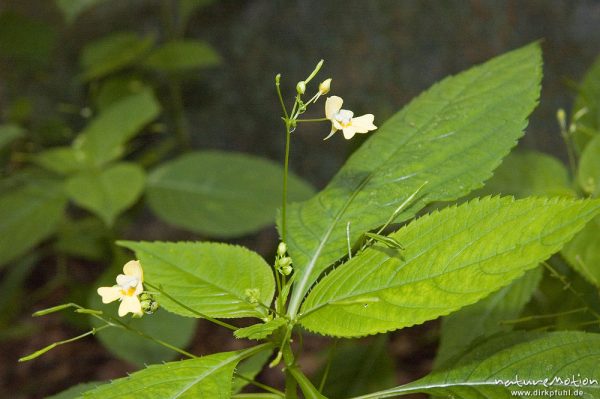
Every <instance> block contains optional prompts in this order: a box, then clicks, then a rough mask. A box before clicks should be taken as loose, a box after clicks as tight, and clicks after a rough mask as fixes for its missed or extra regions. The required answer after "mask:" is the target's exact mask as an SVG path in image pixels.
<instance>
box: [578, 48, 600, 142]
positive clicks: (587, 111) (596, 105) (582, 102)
mask: <svg viewBox="0 0 600 399" xmlns="http://www.w3.org/2000/svg"><path fill="white" fill-rule="evenodd" d="M578 113H579V114H581V113H583V115H582V116H581V118H579V120H578V121H575V122H576V124H575V126H576V129H575V132H574V133H573V140H574V142H575V147H576V148H577V150H578V151H579V153H581V152H583V150H584V149H585V147H586V146H587V144H588V142H589V141H590V140H591V139H592V138H594V137H596V136H598V135H600V57H598V58H596V60H595V61H594V64H593V65H592V66H591V67H590V69H589V70H588V71H587V72H586V74H585V76H584V77H583V80H582V82H581V84H580V85H579V90H578V96H577V98H576V99H575V105H574V106H573V115H572V118H573V117H574V116H575V115H577V114H578Z"/></svg>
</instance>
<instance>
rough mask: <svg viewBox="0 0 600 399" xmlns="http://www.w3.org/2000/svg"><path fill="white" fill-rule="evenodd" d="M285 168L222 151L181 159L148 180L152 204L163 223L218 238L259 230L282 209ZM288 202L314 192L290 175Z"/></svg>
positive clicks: (155, 173) (148, 190) (160, 169)
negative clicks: (278, 209) (282, 183)
mask: <svg viewBox="0 0 600 399" xmlns="http://www.w3.org/2000/svg"><path fill="white" fill-rule="evenodd" d="M282 180H283V170H282V168H281V167H280V166H279V165H277V164H275V163H274V162H272V161H269V160H266V159H263V158H259V157H255V156H251V155H246V154H241V153H231V152H222V151H199V152H194V153H191V154H187V155H183V156H181V157H179V158H177V159H175V160H173V161H171V162H167V163H165V164H163V165H161V166H160V167H158V168H157V169H155V170H154V171H153V172H152V173H151V174H150V176H149V179H148V189H147V196H148V203H149V205H150V208H151V209H152V210H153V211H154V212H155V213H156V215H157V216H159V217H160V218H161V219H164V220H165V221H167V222H169V223H171V224H173V225H175V226H178V227H183V228H185V229H188V230H191V231H194V232H197V233H201V234H207V235H210V236H216V237H233V236H239V235H244V234H248V233H250V232H253V231H255V230H258V229H260V228H262V227H264V226H267V225H268V224H270V223H272V222H273V221H274V220H275V213H276V209H277V207H279V206H281V182H282ZM288 190H289V191H288V198H289V199H290V201H296V200H303V199H306V198H308V197H310V196H311V195H312V193H313V191H312V188H311V187H310V186H309V185H308V184H307V183H305V182H304V181H302V180H301V179H300V178H298V177H296V176H294V175H290V176H289V181H288Z"/></svg>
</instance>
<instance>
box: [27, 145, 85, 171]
mask: <svg viewBox="0 0 600 399" xmlns="http://www.w3.org/2000/svg"><path fill="white" fill-rule="evenodd" d="M33 162H34V163H36V164H37V165H39V166H41V167H42V168H44V169H46V170H49V171H51V172H54V173H58V174H60V175H69V174H71V173H75V172H77V171H79V170H81V169H82V168H84V167H85V165H84V164H83V163H81V162H80V159H79V158H78V156H77V151H75V150H74V149H73V148H72V147H54V148H49V149H47V150H44V151H42V152H40V153H38V154H36V155H35V156H34V158H33Z"/></svg>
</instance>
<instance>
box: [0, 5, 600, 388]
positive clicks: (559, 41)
mask: <svg viewBox="0 0 600 399" xmlns="http://www.w3.org/2000/svg"><path fill="white" fill-rule="evenodd" d="M72 1H78V0H72ZM161 3H164V1H160V0H119V1H114V0H106V1H104V2H101V3H100V4H98V5H97V6H95V7H93V8H91V9H89V10H86V11H85V12H84V13H82V14H81V15H80V16H79V17H78V18H77V19H76V20H75V21H74V22H73V23H72V24H70V25H65V24H64V21H63V16H62V15H61V14H60V12H59V11H58V9H57V8H56V7H55V6H54V2H53V1H50V0H43V1H40V0H0V13H1V12H4V11H6V10H12V11H11V12H16V13H18V14H20V15H23V16H25V17H27V18H28V19H30V20H33V21H36V23H38V22H39V24H38V25H36V26H37V27H38V28H39V27H40V26H41V27H42V28H40V29H44V32H46V36H47V38H48V41H49V42H52V43H50V44H49V45H48V46H47V47H48V48H49V49H50V50H49V51H50V53H49V55H48V56H49V57H51V58H52V59H53V61H52V63H51V65H50V66H49V67H48V66H47V65H46V66H45V67H44V68H40V69H39V71H38V70H36V69H35V68H34V69H33V70H31V71H30V72H31V73H29V74H27V75H25V74H22V73H20V72H17V71H16V70H15V66H14V65H11V63H10V62H5V63H3V64H2V65H0V73H1V74H2V75H0V111H1V114H2V115H5V113H6V108H7V106H8V104H9V103H10V102H12V101H13V100H14V98H15V94H23V95H24V94H27V93H33V94H35V93H36V92H40V91H45V92H46V93H50V94H52V96H53V98H54V99H58V100H60V102H61V103H64V104H72V105H74V106H75V107H77V108H83V107H86V106H89V105H90V104H87V103H86V101H87V100H86V98H87V97H86V90H89V87H85V86H83V85H81V84H79V83H77V82H76V81H75V79H74V77H75V76H76V75H77V74H78V73H79V65H78V57H79V54H80V51H81V49H82V48H83V46H84V45H85V44H87V43H89V42H91V41H93V40H96V39H98V38H101V37H103V36H105V35H107V34H109V33H112V32H118V31H136V32H139V33H140V34H142V35H144V34H153V35H155V36H157V37H160V35H162V34H164V32H162V31H161V30H160V29H159V28H158V27H159V26H161V25H162V24H163V23H164V21H163V16H162V15H161V6H162V4H161ZM599 27H600V1H597V0H527V1H525V0H522V1H518V0H512V1H511V0H506V1H498V0H489V1H481V0H454V1H439V0H438V1H436V0H403V1H398V0H379V1H360V0H327V1H324V0H302V1H284V0H279V1H278V0H275V1H270V0H248V1H241V0H240V1H234V0H221V1H207V4H206V6H205V7H202V8H200V9H198V10H197V11H195V12H194V13H193V15H192V16H191V19H190V21H189V23H188V25H187V28H186V30H185V32H184V35H185V37H188V38H198V39H203V40H205V41H207V42H208V43H210V44H211V45H212V47H213V48H214V49H215V50H216V51H217V52H218V54H219V55H220V56H221V58H222V63H221V65H219V66H217V67H215V68H210V69H206V70H202V71H200V72H198V76H197V78H194V79H191V80H187V81H186V83H185V85H184V87H183V97H182V98H183V103H184V109H185V116H186V118H187V121H188V124H189V126H190V131H191V134H192V141H193V147H194V148H197V149H205V148H214V149H222V150H235V151H242V152H248V153H253V154H256V155H260V156H264V157H267V158H270V159H272V160H276V161H280V160H281V159H282V158H283V156H282V153H283V146H284V131H283V126H282V123H281V120H280V109H279V105H278V102H277V98H276V95H275V90H274V76H275V75H276V74H277V73H281V74H282V76H283V77H282V87H283V90H284V96H286V97H285V98H287V99H288V101H291V99H292V97H293V95H294V94H295V89H294V87H295V85H296V82H297V81H299V80H302V79H304V78H305V77H306V75H307V74H308V73H309V72H310V71H311V70H312V68H313V67H314V65H315V64H316V62H317V61H318V60H319V59H321V58H323V59H324V60H325V65H324V67H323V69H322V71H321V73H320V75H319V76H318V78H317V79H316V82H319V81H321V80H323V79H325V78H328V77H331V78H333V82H332V93H333V94H335V95H339V96H341V97H343V98H344V100H345V104H347V105H348V107H349V108H351V109H352V110H354V111H355V112H356V113H358V114H362V113H373V114H375V118H376V119H375V123H376V124H377V125H380V124H381V123H382V122H383V121H385V120H386V119H387V118H388V117H389V116H391V115H392V114H393V113H395V112H396V111H398V110H399V109H400V108H401V107H402V106H404V105H405V104H406V103H408V102H409V101H410V100H411V99H412V98H413V97H415V96H416V95H418V94H419V93H420V92H421V91H423V90H425V89H427V88H428V87H429V86H430V85H432V84H433V83H434V82H436V81H438V80H440V79H442V78H443V77H445V76H448V75H451V74H455V73H458V72H460V71H462V70H464V69H467V68H469V67H470V66H472V65H474V64H478V63H481V62H483V61H486V60H487V59H489V58H492V57H494V56H496V55H499V54H502V53H504V52H506V51H508V50H511V49H514V48H517V47H520V46H522V45H525V44H527V43H530V42H532V41H536V40H540V41H541V42H542V48H543V51H544V54H543V55H544V81H543V86H542V96H541V102H540V106H539V107H538V108H537V109H536V110H535V111H534V113H533V116H532V118H531V120H530V124H529V127H528V129H527V133H526V135H525V137H524V138H523V139H522V140H521V143H520V146H524V147H527V148H535V149H538V150H541V151H544V152H548V153H551V154H553V155H556V156H558V157H560V158H562V159H563V160H566V152H565V150H564V146H563V142H562V139H561V137H560V133H559V129H558V126H557V123H556V118H555V114H556V111H557V109H558V108H566V109H567V110H568V109H569V108H570V107H571V105H572V101H573V98H574V91H575V87H576V82H577V81H579V80H580V79H581V77H582V75H583V73H584V72H585V70H586V69H587V68H588V67H589V66H590V65H591V64H592V62H593V61H594V59H595V58H596V56H597V55H598V54H599V53H600V29H599ZM1 29H2V27H0V30H1ZM40 46H42V47H44V44H43V43H41V44H40ZM0 50H1V49H0ZM43 63H44V62H43V60H42V64H43ZM24 76H28V77H27V78H24ZM31 76H33V78H32V77H31ZM17 90H18V91H19V93H15V91H17ZM312 90H314V87H313V89H312ZM312 90H309V92H311V91H312ZM159 95H160V93H159ZM48 97H49V96H38V97H37V98H38V100H37V101H36V102H35V104H34V110H35V112H37V113H41V114H44V113H46V114H48V115H52V114H53V113H57V112H59V111H58V110H57V109H56V107H57V105H56V103H54V102H50V101H47V100H44V98H48ZM313 111H314V110H313ZM313 111H311V112H310V113H312V112H313ZM319 112H321V111H320V110H319ZM314 115H315V117H320V115H318V113H315V114H314ZM74 123H75V124H77V123H78V121H77V120H75V121H74ZM80 123H82V124H83V121H81V122H80ZM328 131H329V126H327V124H323V125H319V124H314V125H313V124H310V125H307V126H302V129H299V130H298V131H297V132H295V133H294V135H293V147H292V161H291V167H292V169H293V170H294V171H295V172H297V173H298V174H299V175H300V176H302V177H304V178H305V179H306V180H308V181H309V182H311V183H312V184H313V185H315V186H316V187H317V188H321V187H323V186H324V185H325V184H326V183H327V182H328V181H329V179H330V178H331V176H333V174H334V173H335V172H336V171H337V169H338V168H339V167H340V166H341V165H342V164H343V162H344V160H345V159H346V158H347V156H348V155H349V154H350V153H351V152H352V151H353V150H354V149H355V148H356V147H357V146H358V145H360V142H359V141H345V140H343V139H342V138H341V137H336V138H334V139H332V140H329V141H327V142H325V143H323V141H322V138H323V137H324V136H325V135H326V134H327V133H328ZM0 223H1V221H0ZM157 234H158V233H157ZM261 234H262V236H263V237H264V235H265V234H267V236H268V237H269V238H274V237H275V233H274V231H273V229H272V228H270V229H268V232H267V233H264V232H263V233H261ZM256 237H260V235H259V236H253V237H246V238H245V239H244V240H245V241H244V242H245V243H246V244H248V245H252V244H256V245H258V246H260V243H257V240H259V238H256ZM0 239H2V238H1V237H0ZM268 248H269V247H268ZM23 317H28V316H27V315H24V316H23ZM425 330H427V328H425ZM48 331H49V335H52V334H54V335H56V336H53V337H52V338H53V339H55V340H58V339H64V338H67V337H68V336H69V335H67V336H62V335H61V334H60V331H61V330H58V332H56V330H55V329H53V327H52V326H49V327H48ZM202 334H204V335H203V336H202V337H201V338H200V340H201V341H202V340H204V343H203V344H200V347H201V348H202V350H200V352H202V353H209V352H211V351H214V347H219V349H221V348H222V347H224V346H226V344H225V343H224V342H227V338H226V337H217V338H215V337H210V336H209V333H208V332H204V333H202ZM402 334H409V335H402ZM423 335H426V334H425V333H424V332H423V331H421V330H419V329H417V330H414V329H413V332H409V333H401V334H399V335H397V336H395V338H394V341H393V345H392V348H395V349H393V350H397V351H398V355H399V356H402V355H404V356H405V357H404V360H402V362H404V363H403V364H402V366H403V367H404V369H405V370H406V369H411V368H414V369H415V370H416V371H415V374H417V375H419V374H422V373H424V372H425V371H426V369H427V367H429V365H430V361H431V356H432V353H431V351H430V350H431V349H432V348H430V347H427V346H426V345H424V346H423V345H422V346H421V348H423V347H425V348H426V349H425V352H424V353H414V352H411V342H414V341H415V340H419V339H422V336H423ZM11 342H12V341H3V342H0V345H2V346H3V347H4V348H5V349H2V350H1V351H0V352H3V353H5V355H4V356H2V355H1V354H0V364H1V365H0V372H1V374H2V375H0V396H2V395H4V397H28V396H27V395H25V394H19V393H18V392H17V390H19V388H18V387H19V386H20V385H22V384H31V385H32V386H35V385H37V384H39V379H42V381H43V382H44V384H45V385H44V386H43V387H40V388H39V389H36V388H31V387H29V388H27V389H24V391H26V392H32V393H31V396H30V397H42V396H43V395H44V394H49V393H55V392H57V391H59V390H60V389H63V388H65V387H68V386H69V385H71V384H75V383H78V382H84V381H87V380H89V379H101V378H114V377H117V376H118V375H122V372H124V371H129V370H131V368H128V367H127V366H123V365H122V364H121V363H118V361H113V360H109V357H108V355H106V354H105V353H104V352H102V349H101V348H98V347H97V346H86V344H85V343H78V344H76V346H74V348H75V349H73V350H70V351H69V352H67V353H69V354H70V356H60V357H58V358H53V359H52V360H49V361H48V363H42V364H40V363H38V365H37V366H36V365H24V366H22V365H16V363H15V360H16V357H15V356H17V355H18V354H17V353H16V351H15V350H14V349H13V350H9V349H7V348H9V346H11V345H13V344H12V343H11ZM197 345H198V344H197ZM213 345H214V347H213V348H212V349H211V346H213ZM317 347H318V345H317ZM29 349H33V347H32V348H29ZM309 349H310V348H309ZM61 350H62V349H61ZM65 350H66V349H65ZM98 359H99V360H98ZM52 362H67V363H68V362H70V363H72V365H71V366H69V367H66V368H65V367H63V368H56V370H54V371H55V372H54V374H52V372H51V371H48V370H49V369H51V364H52ZM55 364H56V363H55ZM86 367H87V368H88V369H94V368H96V370H104V371H100V372H98V371H96V372H95V373H92V372H89V373H87V374H86V373H84V372H79V373H77V374H76V375H74V374H73V373H74V370H77V369H78V368H79V369H85V368H86ZM106 370H113V372H112V373H111V372H110V371H106ZM57 373H58V374H57ZM119 373H120V374H119ZM46 374H48V375H50V374H51V376H50V377H48V378H47V381H46V380H45V378H46V377H45V375H46ZM409 377H410V378H413V377H414V376H408V377H407V378H409ZM2 385H4V386H5V388H4V389H2Z"/></svg>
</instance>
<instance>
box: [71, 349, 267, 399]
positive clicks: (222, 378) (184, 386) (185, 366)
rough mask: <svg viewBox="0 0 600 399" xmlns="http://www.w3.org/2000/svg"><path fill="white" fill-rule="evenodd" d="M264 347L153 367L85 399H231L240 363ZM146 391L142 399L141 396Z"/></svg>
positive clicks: (102, 388)
mask: <svg viewBox="0 0 600 399" xmlns="http://www.w3.org/2000/svg"><path fill="white" fill-rule="evenodd" d="M262 349H264V347H262V346H260V347H254V348H250V349H246V350H243V351H238V352H221V353H217V354H215V355H208V356H203V357H200V358H197V359H190V360H183V361H179V362H171V363H165V364H161V365H156V366H150V367H148V368H147V369H145V370H142V371H138V372H136V373H133V374H131V375H130V376H129V377H125V378H120V379H118V380H115V381H113V382H111V383H110V384H104V385H101V386H100V387H98V388H97V389H95V390H93V391H88V392H86V393H84V394H83V397H84V398H101V399H107V398H122V399H128V398H140V397H144V398H179V399H192V398H193V399H196V398H229V397H230V396H231V380H232V376H233V370H234V369H235V366H236V365H237V363H238V362H239V361H240V360H242V359H244V358H245V357H248V356H251V355H253V354H254V353H258V352H259V351H260V350H262ZM140 392H143V396H140Z"/></svg>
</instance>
